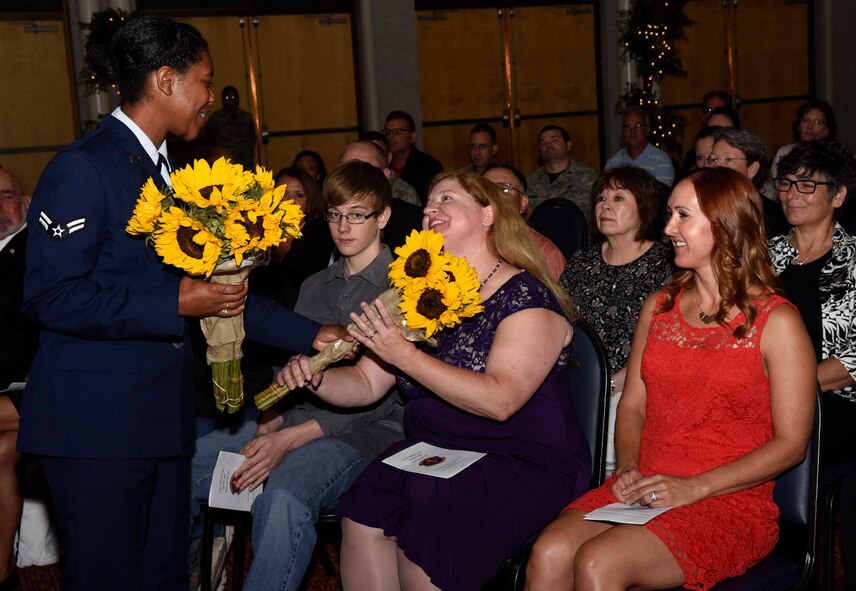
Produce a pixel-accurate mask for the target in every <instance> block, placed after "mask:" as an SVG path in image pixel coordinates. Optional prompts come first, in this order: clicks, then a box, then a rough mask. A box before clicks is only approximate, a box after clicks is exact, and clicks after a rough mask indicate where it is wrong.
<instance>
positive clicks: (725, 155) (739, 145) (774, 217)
mask: <svg viewBox="0 0 856 591" xmlns="http://www.w3.org/2000/svg"><path fill="white" fill-rule="evenodd" d="M769 164H770V159H769V158H768V157H767V145H766V144H765V143H764V140H763V139H761V136H759V135H758V134H756V133H752V132H751V131H746V130H745V129H734V128H732V127H717V128H716V130H715V131H714V132H713V148H712V149H711V152H710V155H708V157H707V162H706V165H707V166H724V167H726V168H730V169H732V170H736V171H737V172H739V173H740V174H742V175H743V176H745V177H746V178H748V179H749V180H750V181H752V184H753V185H755V188H756V189H757V190H758V193H760V195H761V197H762V199H761V204H762V205H763V206H764V211H763V212H762V213H763V214H764V230H766V232H767V238H770V237H772V236H778V235H780V234H786V233H787V232H788V230H790V226H789V225H788V222H787V220H786V219H785V216H784V214H783V213H782V208H781V207H780V206H779V203H778V197H775V196H768V195H769V194H770V193H772V192H773V187H772V186H770V185H769V183H767V178H768V175H767V171H768V170H769Z"/></svg>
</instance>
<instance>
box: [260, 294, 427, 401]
mask: <svg viewBox="0 0 856 591" xmlns="http://www.w3.org/2000/svg"><path fill="white" fill-rule="evenodd" d="M377 299H379V300H380V301H381V302H383V305H384V307H385V308H386V309H387V311H388V312H389V314H390V316H392V318H393V320H394V321H395V324H396V326H397V327H398V331H399V332H400V333H401V336H403V337H404V338H405V339H407V340H408V341H411V342H414V343H415V342H420V341H425V342H427V343H428V344H430V345H432V346H436V345H437V342H436V340H434V338H433V337H432V338H430V339H426V338H425V331H424V330H422V329H418V330H414V329H412V328H408V326H407V322H406V321H405V319H404V316H403V315H402V314H401V311H400V310H399V309H398V304H399V303H400V301H401V298H400V296H399V294H398V291H396V290H395V289H388V290H386V291H385V292H383V293H382V294H380V296H378V297H377ZM371 308H372V310H373V311H374V312H377V308H375V306H374V304H373V303H372V304H371ZM360 318H362V319H363V320H366V315H365V314H361V315H360ZM355 329H356V325H355V324H353V323H351V324H349V325H348V330H355ZM357 344H358V343H357V341H346V340H344V339H337V340H335V341H333V342H332V343H330V344H329V345H327V347H325V349H324V350H323V351H321V352H320V353H317V354H316V355H313V356H312V357H311V358H310V359H309V368H310V369H311V370H312V373H313V374H317V373H320V372H321V371H323V370H324V369H326V368H327V367H329V366H330V365H331V364H333V363H336V362H337V361H341V360H342V359H344V358H345V356H346V355H347V354H348V353H350V352H351V351H352V350H353V349H354V347H355V346H356V345H357ZM288 392H289V389H288V388H287V387H286V386H278V385H277V384H272V385H271V386H270V387H269V388H268V389H267V390H265V391H263V392H260V393H259V394H257V395H256V397H255V402H256V406H257V407H258V409H259V410H267V409H268V408H270V407H271V406H273V405H274V403H276V402H278V401H279V400H280V399H282V398H283V397H284V396H285V395H286V394H288Z"/></svg>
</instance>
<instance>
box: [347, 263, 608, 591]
mask: <svg viewBox="0 0 856 591" xmlns="http://www.w3.org/2000/svg"><path fill="white" fill-rule="evenodd" d="M529 308H547V309H549V310H552V311H554V312H556V313H558V314H562V311H561V308H560V307H559V305H558V303H557V302H556V300H555V298H554V297H553V295H552V293H550V291H549V290H548V289H547V288H546V287H545V286H544V285H543V284H541V283H540V282H539V281H538V280H537V279H535V278H534V277H533V276H532V275H530V274H529V273H526V272H523V273H519V274H517V275H515V276H514V277H512V278H511V279H509V280H508V281H507V282H506V283H505V284H504V285H502V286H501V287H500V288H499V290H497V292H496V293H494V294H493V296H491V298H490V299H488V300H487V301H486V302H485V311H484V313H483V314H481V315H479V316H476V317H475V318H471V319H469V320H467V321H465V322H464V323H463V324H462V325H461V326H459V327H457V328H456V329H454V330H453V331H451V332H450V333H449V334H448V335H446V338H445V339H444V340H443V341H442V342H441V344H440V346H439V348H438V349H436V350H434V349H431V348H426V349H425V350H426V351H428V352H429V353H430V354H432V355H435V356H436V357H438V358H439V359H442V360H443V361H445V362H446V363H449V364H450V365H454V366H456V367H465V368H468V369H472V370H475V371H484V369H485V365H486V362H487V356H488V353H489V352H490V348H491V344H492V343H493V337H494V335H495V334H496V330H497V327H498V326H499V323H500V322H501V321H502V320H503V319H504V318H505V317H507V316H509V315H510V314H513V313H515V312H518V311H521V310H526V309H529ZM570 358H571V349H570V347H568V348H566V349H564V350H563V351H562V353H561V355H560V357H559V360H558V361H557V362H556V365H555V366H554V367H553V369H552V371H551V372H550V374H549V375H548V376H547V379H545V380H544V383H543V384H541V386H540V387H539V388H538V390H537V391H536V392H535V394H534V395H533V396H532V398H531V399H530V400H529V402H527V403H526V405H524V407H523V408H521V409H520V410H519V411H518V412H517V413H516V414H515V415H514V416H512V417H511V418H509V419H508V420H507V421H505V422H498V421H494V420H491V419H487V418H483V417H478V416H475V415H473V414H470V413H467V412H465V411H463V410H460V409H459V408H457V407H455V406H452V405H451V404H449V403H447V402H444V401H443V400H442V399H441V398H439V397H437V396H435V395H433V394H432V393H431V392H429V391H427V390H425V389H424V388H422V387H421V386H420V385H419V384H418V383H414V382H412V381H410V380H409V379H407V378H406V377H399V378H398V385H399V388H400V390H401V392H402V393H403V394H404V396H405V397H406V398H407V405H406V407H405V411H404V425H405V432H406V434H407V439H405V440H404V441H401V442H400V443H397V444H396V445H394V446H393V447H391V448H390V449H388V450H387V451H386V452H384V453H383V454H381V456H380V457H378V458H377V459H376V460H375V461H374V462H372V463H371V464H370V465H369V466H368V467H367V468H366V470H365V471H364V472H363V473H362V475H361V476H360V477H359V478H358V479H357V481H356V482H355V483H354V485H353V487H352V488H351V490H350V491H349V492H348V494H347V495H346V496H345V498H344V499H343V501H342V504H341V506H340V508H339V513H340V514H341V515H342V516H343V517H348V518H350V519H352V520H353V521H356V522H358V523H362V524H365V525H368V526H371V527H376V528H380V529H383V531H384V533H385V534H386V535H389V536H395V537H396V539H397V540H398V546H399V547H400V548H402V549H403V550H404V553H405V554H406V555H407V557H408V558H409V559H410V560H412V561H413V562H415V563H416V564H418V565H419V566H421V567H422V568H423V570H424V571H425V572H426V573H427V574H428V576H429V577H431V581H432V582H433V583H434V584H435V585H437V586H438V587H440V588H441V589H444V590H447V591H448V590H455V589H460V590H476V589H478V588H479V587H480V586H481V585H482V584H483V583H484V582H485V581H487V580H488V579H489V578H490V577H491V576H493V574H494V573H495V572H496V570H497V569H498V568H499V566H500V565H501V563H502V561H503V560H504V559H505V558H506V557H507V556H508V555H509V554H510V553H511V552H512V551H513V550H514V549H515V548H517V547H518V546H519V545H520V544H521V543H522V542H524V541H525V540H526V539H527V538H528V537H529V536H531V535H532V534H533V533H535V532H537V531H538V530H539V529H541V528H542V527H544V526H545V525H547V523H549V522H550V521H551V520H552V519H554V518H555V517H556V516H557V515H558V514H559V512H560V511H561V509H562V508H563V507H564V506H565V505H567V503H568V502H569V501H570V500H571V499H575V498H576V497H578V496H579V495H581V494H582V493H583V492H585V490H586V489H587V488H588V482H589V478H590V474H591V460H590V455H589V450H588V444H587V443H586V440H585V437H584V436H583V434H582V431H581V429H580V427H579V423H578V422H577V418H576V415H575V414H574V410H573V404H572V402H571V398H570V396H571V394H570V391H569V388H568V380H567V373H566V372H565V371H564V370H565V369H566V368H567V366H568V363H569V361H570ZM419 441H424V442H427V443H430V444H432V445H438V446H441V447H446V448H450V449H464V450H471V451H478V452H484V453H487V456H485V457H484V458H482V459H481V460H479V461H478V462H476V463H475V464H473V465H471V466H469V467H468V468H466V469H465V470H464V471H463V472H461V473H459V474H457V475H455V476H453V477H452V478H450V479H448V480H444V479H441V478H434V477H432V476H425V475H420V474H413V473H410V472H404V471H401V470H398V469H396V468H393V467H391V466H387V465H386V464H383V463H381V460H382V459H383V458H385V457H388V456H390V455H392V454H394V453H396V452H398V451H400V450H402V449H404V448H406V447H408V446H410V445H413V444H414V443H416V442H419Z"/></svg>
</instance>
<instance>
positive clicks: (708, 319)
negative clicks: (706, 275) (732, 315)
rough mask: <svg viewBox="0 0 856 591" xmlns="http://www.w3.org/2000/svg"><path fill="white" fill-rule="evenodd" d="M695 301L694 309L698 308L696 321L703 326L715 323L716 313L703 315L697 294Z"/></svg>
mask: <svg viewBox="0 0 856 591" xmlns="http://www.w3.org/2000/svg"><path fill="white" fill-rule="evenodd" d="M695 300H696V308H698V319H699V320H701V321H702V322H703V323H705V324H710V323H712V322H716V312H714V313H713V314H705V312H704V310H702V309H701V301H700V300H699V297H698V294H696V298H695Z"/></svg>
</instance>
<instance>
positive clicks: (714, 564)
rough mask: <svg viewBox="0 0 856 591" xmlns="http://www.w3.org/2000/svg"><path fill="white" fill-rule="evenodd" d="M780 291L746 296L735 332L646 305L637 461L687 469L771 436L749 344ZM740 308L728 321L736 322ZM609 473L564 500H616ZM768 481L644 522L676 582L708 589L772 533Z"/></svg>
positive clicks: (764, 390)
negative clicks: (752, 313) (749, 317)
mask: <svg viewBox="0 0 856 591" xmlns="http://www.w3.org/2000/svg"><path fill="white" fill-rule="evenodd" d="M782 303H787V302H786V300H784V299H783V298H780V297H778V296H772V297H770V298H768V299H762V300H756V301H755V305H756V307H757V309H758V315H757V317H756V319H755V323H754V324H753V325H752V327H751V328H750V329H749V331H748V332H747V334H746V336H745V337H744V338H742V339H739V340H738V339H736V338H734V336H733V335H732V334H731V333H730V332H729V331H727V330H725V329H723V328H722V327H720V326H719V325H714V326H712V327H706V328H696V327H693V326H690V325H689V324H688V323H687V322H686V321H685V320H684V318H683V316H682V315H681V313H680V294H678V296H677V299H676V302H675V306H674V307H673V308H672V310H670V311H668V312H665V313H662V314H655V315H654V317H653V318H652V320H651V328H650V332H649V334H648V341H647V343H646V344H645V351H644V352H643V355H642V379H643V381H644V382H645V388H646V392H647V401H646V410H645V413H646V415H645V427H644V428H643V430H642V444H641V449H640V453H639V469H640V471H641V472H642V473H643V474H645V475H651V474H672V475H676V476H692V475H695V474H698V473H700V472H704V471H706V470H710V469H712V468H715V467H717V466H721V465H723V464H726V463H728V462H731V461H733V460H736V459H737V458H739V457H741V456H743V455H745V454H746V453H748V452H750V451H751V450H753V449H755V448H757V447H758V446H760V445H761V444H763V443H764V442H766V441H768V440H769V439H771V438H772V436H773V425H772V419H771V416H770V383H769V381H768V379H767V376H766V375H765V373H764V369H763V367H762V362H761V355H760V350H759V344H760V340H761V332H762V330H763V329H764V325H765V324H766V323H767V318H768V317H769V315H770V312H771V311H772V310H773V309H774V308H775V307H776V306H779V305H781V304H782ZM742 320H743V316H742V315H740V316H738V317H737V318H736V319H735V322H738V323H739V322H742ZM613 482H614V478H610V479H609V480H608V481H607V482H606V483H605V484H604V485H603V486H601V487H599V488H597V489H595V490H592V491H590V492H589V493H587V494H585V495H583V496H582V497H580V498H579V499H577V500H576V501H575V502H573V503H571V504H570V505H569V508H572V509H578V510H581V511H591V510H593V509H596V508H598V507H602V506H604V505H608V504H609V503H614V502H616V500H617V499H616V498H615V496H614V495H613V494H612V491H611V490H610V487H611V486H612V483H613ZM778 518H779V510H778V508H777V507H776V505H775V503H773V483H772V482H767V483H765V484H762V485H759V486H756V487H755V488H752V489H748V490H743V491H740V492H736V493H732V494H729V495H724V496H719V497H712V498H708V499H704V500H702V501H699V502H698V503H694V504H692V505H686V506H683V507H677V508H675V509H672V510H671V511H668V512H667V513H664V514H662V515H660V516H659V517H656V518H654V519H653V520H651V521H649V522H648V523H647V524H646V525H645V527H647V528H648V529H649V530H651V531H652V532H653V533H654V534H655V535H657V537H659V538H660V539H661V540H662V541H663V542H664V543H665V544H666V546H668V548H669V551H670V552H671V553H672V555H673V556H674V557H675V559H676V560H677V562H678V565H679V566H680V568H681V570H682V571H683V573H684V576H685V577H686V580H687V582H686V584H685V585H686V587H688V588H690V589H708V588H710V587H712V586H713V585H714V584H715V583H716V582H717V581H720V580H722V579H724V578H727V577H732V576H736V575H738V574H740V573H742V572H744V571H745V570H746V569H747V568H749V567H750V566H752V565H753V564H755V563H756V562H758V561H759V560H761V559H762V558H763V557H764V556H766V555H767V554H769V553H770V552H771V551H772V549H773V546H774V545H775V543H776V540H777V538H778V535H779V529H778Z"/></svg>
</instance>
